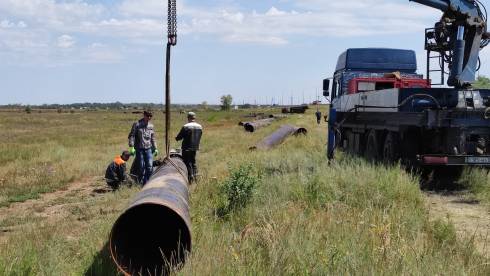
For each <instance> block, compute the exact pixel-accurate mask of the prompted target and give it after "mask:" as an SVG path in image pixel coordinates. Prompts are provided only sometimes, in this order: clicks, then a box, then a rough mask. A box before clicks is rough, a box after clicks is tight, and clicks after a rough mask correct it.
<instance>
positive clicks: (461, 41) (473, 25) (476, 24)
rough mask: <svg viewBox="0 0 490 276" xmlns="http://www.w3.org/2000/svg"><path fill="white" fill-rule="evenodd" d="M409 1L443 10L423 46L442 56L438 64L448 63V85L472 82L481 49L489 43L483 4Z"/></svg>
mask: <svg viewBox="0 0 490 276" xmlns="http://www.w3.org/2000/svg"><path fill="white" fill-rule="evenodd" d="M410 1H413V2H417V3H419V4H422V5H425V6H429V7H432V8H435V9H438V10H441V11H442V12H443V15H442V18H441V19H440V20H439V22H437V23H436V24H435V26H434V28H433V29H432V30H431V31H429V32H426V45H425V49H426V50H427V51H434V52H438V53H439V54H440V56H441V58H442V59H443V60H442V62H441V64H444V63H447V64H448V66H449V70H450V71H449V78H448V81H447V84H448V85H449V86H454V87H457V88H464V87H469V86H471V83H473V82H474V81H475V76H476V72H477V71H478V69H479V68H478V67H479V53H480V50H481V49H482V48H483V47H485V46H487V44H488V37H489V35H488V34H487V22H486V21H487V18H486V14H485V13H484V12H483V11H485V8H484V7H483V5H481V3H480V2H479V1H478V0H410ZM485 12H486V11H485ZM441 67H443V65H441ZM441 70H444V68H441Z"/></svg>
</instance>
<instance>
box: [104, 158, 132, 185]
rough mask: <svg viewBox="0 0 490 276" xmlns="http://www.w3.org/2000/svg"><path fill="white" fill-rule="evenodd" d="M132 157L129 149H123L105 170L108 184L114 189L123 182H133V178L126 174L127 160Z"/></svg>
mask: <svg viewBox="0 0 490 276" xmlns="http://www.w3.org/2000/svg"><path fill="white" fill-rule="evenodd" d="M130 157H131V154H130V153H129V151H126V150H125V151H123V152H122V154H121V155H119V156H116V158H114V161H112V162H111V164H109V166H108V167H107V170H106V171H105V179H106V181H107V185H109V186H111V188H113V189H114V190H116V189H118V188H119V186H120V185H121V184H128V185H129V184H131V180H130V179H129V178H128V176H127V174H126V162H127V161H128V160H129V158H130Z"/></svg>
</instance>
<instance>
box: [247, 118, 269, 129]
mask: <svg viewBox="0 0 490 276" xmlns="http://www.w3.org/2000/svg"><path fill="white" fill-rule="evenodd" d="M275 119H276V118H267V119H261V120H257V121H253V122H246V123H243V127H244V128H245V130H246V131H248V132H255V131H256V130H257V129H259V128H262V127H266V126H268V125H270V124H272V122H273V121H274V120H275Z"/></svg>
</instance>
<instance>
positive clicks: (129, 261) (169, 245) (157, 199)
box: [109, 158, 191, 275]
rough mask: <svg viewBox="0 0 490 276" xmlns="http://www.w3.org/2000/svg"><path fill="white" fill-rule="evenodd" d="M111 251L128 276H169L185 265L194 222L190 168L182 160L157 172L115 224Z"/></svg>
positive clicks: (110, 240) (173, 159)
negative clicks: (166, 275)
mask: <svg viewBox="0 0 490 276" xmlns="http://www.w3.org/2000/svg"><path fill="white" fill-rule="evenodd" d="M109 248H110V252H111V256H112V259H113V260H114V262H115V263H116V265H117V267H118V268H119V269H120V270H121V271H122V272H123V273H124V274H126V275H140V274H141V275H161V274H164V275H165V274H168V273H169V272H170V271H172V270H174V269H178V268H180V267H181V266H182V265H183V264H184V263H185V260H186V257H187V255H188V253H189V252H190V251H191V219H190V215H189V189H188V180H187V168H186V166H185V164H184V162H182V160H181V159H180V158H171V162H169V161H166V162H165V163H164V164H163V165H162V166H161V167H159V168H158V169H156V171H155V173H154V174H153V176H152V177H151V179H150V180H149V181H148V183H147V184H146V185H145V186H144V187H143V189H142V190H141V191H140V192H139V193H138V194H137V195H136V198H135V199H134V200H133V201H132V203H131V204H130V205H129V207H128V208H127V209H126V210H125V211H124V213H123V214H122V215H121V216H120V217H119V218H118V219H117V221H116V222H115V223H114V225H113V227H112V231H111V234H110V237H109Z"/></svg>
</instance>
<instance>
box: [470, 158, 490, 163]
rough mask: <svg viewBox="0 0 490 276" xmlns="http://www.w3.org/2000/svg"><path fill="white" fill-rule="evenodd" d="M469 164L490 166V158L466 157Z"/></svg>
mask: <svg viewBox="0 0 490 276" xmlns="http://www.w3.org/2000/svg"><path fill="white" fill-rule="evenodd" d="M466 163H467V164H490V157H475V156H472V157H466Z"/></svg>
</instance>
